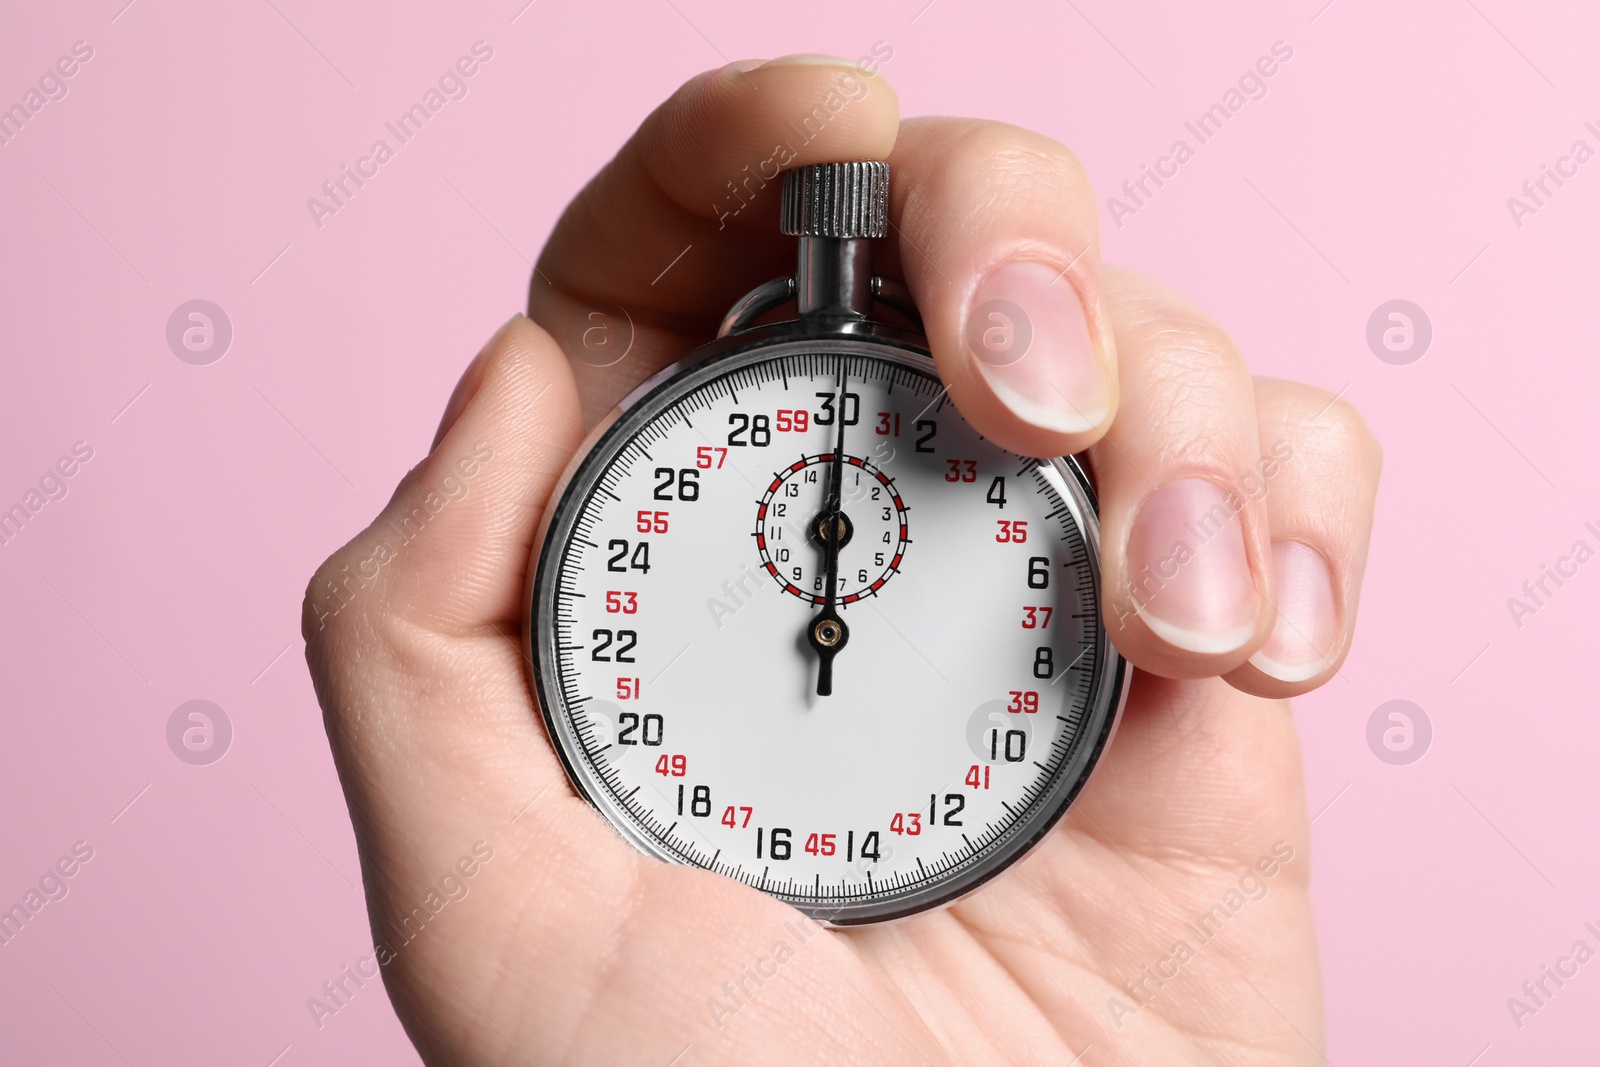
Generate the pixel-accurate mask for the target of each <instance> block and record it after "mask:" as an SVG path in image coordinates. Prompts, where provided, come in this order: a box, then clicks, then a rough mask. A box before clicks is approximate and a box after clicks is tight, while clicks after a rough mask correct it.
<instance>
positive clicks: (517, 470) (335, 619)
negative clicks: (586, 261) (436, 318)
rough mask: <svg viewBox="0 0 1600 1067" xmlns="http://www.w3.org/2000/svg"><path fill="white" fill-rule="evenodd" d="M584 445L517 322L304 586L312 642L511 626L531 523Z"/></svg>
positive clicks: (558, 381) (529, 332)
mask: <svg viewBox="0 0 1600 1067" xmlns="http://www.w3.org/2000/svg"><path fill="white" fill-rule="evenodd" d="M581 436H582V420H581V415H580V412H579V408H578V399H577V391H576V387H575V386H574V384H573V380H572V374H571V371H570V370H569V368H568V365H567V361H566V358H565V356H563V354H562V352H561V349H560V347H559V345H557V344H556V342H555V341H554V340H552V339H551V337H550V336H549V335H548V334H547V333H545V332H544V330H542V329H540V328H539V327H538V326H536V325H534V324H533V323H532V322H531V321H530V320H528V319H527V318H526V317H524V316H522V315H520V314H519V315H517V316H515V317H513V318H512V319H511V321H510V322H508V323H506V325H505V326H503V327H502V328H501V329H500V331H499V332H498V333H496V334H495V336H494V337H493V338H491V339H490V341H489V343H488V344H487V345H485V346H484V349H483V351H482V352H481V353H479V355H478V357H477V358H476V359H474V360H473V362H472V364H471V365H470V366H469V367H468V368H467V372H466V374H465V375H464V376H463V378H462V381H461V384H460V385H458V386H457V387H456V391H455V394H454V395H453V396H452V397H451V400H450V404H449V405H448V408H447V410H446V412H445V419H444V423H443V425H441V427H440V432H439V437H438V439H437V441H436V443H435V445H434V448H433V451H432V452H431V453H429V455H428V456H427V458H426V459H424V460H423V461H422V462H421V463H419V464H418V465H417V466H416V467H414V468H413V469H412V470H411V471H410V472H409V473H407V474H406V476H405V477H404V478H403V479H401V481H400V484H399V486H398V487H397V488H396V489H395V492H394V496H393V497H392V498H391V499H390V500H389V503H388V505H387V506H386V507H385V508H384V509H383V511H382V513H380V514H379V515H378V517H377V518H376V519H375V520H373V522H372V524H371V525H370V526H368V527H367V529H366V530H364V531H362V532H361V533H360V534H358V535H357V536H356V537H355V538H353V539H352V540H351V541H350V542H349V543H348V544H346V545H345V546H344V547H343V548H341V549H339V551H337V552H335V553H334V554H333V555H332V556H331V557H329V559H328V560H327V562H326V563H324V564H323V565H322V567H321V568H320V569H318V571H317V573H316V575H315V576H314V577H313V578H312V580H311V585H310V587H309V588H308V589H307V591H306V599H305V604H304V609H303V612H302V631H303V633H304V636H305V638H306V640H307V643H308V645H312V644H313V643H314V642H315V641H316V640H317V639H318V637H319V635H325V634H326V633H327V631H328V630H329V629H330V628H331V627H339V628H340V629H342V630H349V629H356V630H367V629H369V628H370V627H371V626H372V624H379V623H380V621H381V620H384V619H395V620H403V621H404V622H407V623H410V624H413V625H415V626H419V627H422V628H424V629H426V630H429V631H432V632H435V633H439V634H442V635H446V636H468V635H470V634H476V633H481V632H483V631H485V630H488V629H489V628H490V627H491V626H496V625H502V624H510V625H512V626H515V625H516V623H517V622H518V619H519V616H520V613H521V610H522V591H523V590H522V578H523V575H524V571H525V568H526V567H527V566H528V561H529V556H530V553H531V552H532V549H533V539H534V536H535V534H536V532H537V530H538V526H539V521H540V519H541V517H542V516H543V513H544V507H545V504H546V503H547V501H548V499H549V496H550V492H551V490H552V489H553V488H554V486H555V483H556V480H557V479H558V478H559V476H560V474H561V470H562V468H563V467H564V466H565V464H566V462H567V460H568V459H569V458H570V457H571V455H572V453H573V451H574V450H575V449H576V448H577V445H578V442H579V440H580V439H581ZM362 622H364V623H366V624H368V625H367V626H356V627H351V626H350V625H349V624H351V623H362ZM379 628H380V629H381V625H380V627H379Z"/></svg>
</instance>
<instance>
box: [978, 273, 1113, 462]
mask: <svg viewBox="0 0 1600 1067" xmlns="http://www.w3.org/2000/svg"><path fill="white" fill-rule="evenodd" d="M965 333H966V343H967V348H968V349H969V350H970V351H971V352H972V354H973V357H974V359H975V360H976V362H977V366H978V371H979V373H981V374H982V375H983V378H984V380H985V381H986V382H988V383H989V388H991V389H993V390H994V392H995V395H996V396H998V397H999V398H1000V400H1001V402H1002V403H1004V404H1005V405H1006V407H1008V408H1010V409H1011V411H1012V413H1013V414H1015V415H1016V416H1017V417H1018V418H1019V419H1021V420H1023V421H1024V422H1026V423H1028V424H1030V425H1033V426H1037V427H1039V428H1040V429H1044V430H1053V431H1055V432H1057V433H1084V432H1085V431H1088V430H1092V429H1094V428H1095V427H1096V426H1099V425H1100V424H1101V423H1102V422H1104V421H1105V419H1106V416H1107V415H1108V414H1109V413H1110V409H1111V386H1110V382H1109V381H1108V380H1107V379H1106V375H1105V371H1104V370H1103V369H1102V367H1101V365H1100V358H1099V356H1098V355H1096V353H1095V350H1094V342H1093V340H1092V339H1091V338H1090V336H1089V320H1088V317H1087V316H1086V315H1085V314H1084V311H1083V304H1082V302H1081V301H1080V300H1079V298H1078V291H1077V289H1075V288H1074V287H1073V285H1072V283H1071V282H1070V281H1068V280H1067V279H1066V277H1065V276H1064V275H1063V274H1062V272H1061V270H1060V269H1059V268H1057V267H1052V266H1049V265H1048V264H1044V263H1035V262H1030V261H1018V262H1011V263H1005V264H1002V265H1001V266H999V267H996V268H995V269H994V270H992V271H990V272H989V273H988V274H987V275H985V276H984V278H983V280H982V281H980V282H979V283H978V288H977V290H976V291H974V293H973V294H972V306H971V308H970V309H969V310H968V312H967V326H966V331H965Z"/></svg>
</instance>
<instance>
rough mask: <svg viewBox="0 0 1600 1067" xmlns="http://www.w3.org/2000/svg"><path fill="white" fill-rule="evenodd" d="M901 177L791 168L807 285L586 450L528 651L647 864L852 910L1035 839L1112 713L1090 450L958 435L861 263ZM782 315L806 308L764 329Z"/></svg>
mask: <svg viewBox="0 0 1600 1067" xmlns="http://www.w3.org/2000/svg"><path fill="white" fill-rule="evenodd" d="M888 185H889V167H888V164H885V163H877V162H866V163H831V164H822V165H817V166H809V167H804V168H800V169H797V170H793V171H790V172H788V173H786V174H785V176H784V183H783V199H782V211H781V219H782V230H783V232H784V233H787V234H793V235H796V236H797V237H798V239H799V240H798V244H799V255H798V263H797V268H796V271H795V274H794V275H793V276H792V277H784V278H779V279H777V280H775V281H772V282H768V283H767V284H766V285H763V286H761V287H760V288H758V289H756V290H754V291H752V292H751V293H750V294H748V295H747V296H745V297H744V298H743V299H741V300H740V301H739V302H738V303H737V304H735V305H734V307H733V308H732V310H730V311H729V312H728V314H727V316H726V317H725V319H724V320H723V324H722V328H721V330H720V331H719V333H718V338H717V340H715V341H713V342H711V343H709V344H707V345H705V346H703V347H701V348H699V349H697V350H695V351H693V352H691V353H689V355H688V356H686V357H685V358H684V359H683V360H682V361H681V362H679V363H677V364H675V365H673V366H671V367H669V368H667V369H666V370H664V371H662V372H661V373H660V374H657V375H656V376H655V377H653V378H651V379H650V380H649V381H647V382H645V383H644V384H643V385H641V386H640V387H639V388H638V389H637V390H635V391H634V392H633V393H632V395H630V396H628V397H627V398H626V399H625V400H623V401H622V402H621V404H619V405H618V406H617V408H616V409H615V410H614V411H613V412H612V413H611V414H610V415H609V416H608V417H607V418H606V419H604V420H603V421H602V422H601V423H600V425H599V426H598V427H596V429H595V431H594V433H593V434H591V435H590V437H589V440H588V441H587V442H586V444H585V446H584V447H583V448H582V449H580V451H579V453H578V455H577V457H576V458H575V459H574V460H573V462H572V464H571V465H570V466H569V467H568V469H567V472H566V474H565V475H564V477H563V479H562V481H561V483H560V484H559V485H558V487H557V489H556V493H555V496H554V498H553V499H554V505H553V507H551V508H550V509H548V511H547V512H546V518H545V528H544V532H543V536H542V537H541V538H539V540H538V541H537V542H536V555H535V558H534V560H533V562H532V564H531V566H530V575H531V578H530V582H529V589H528V601H527V611H528V618H527V620H526V625H525V626H524V632H525V634H526V635H527V638H526V640H527V642H528V644H527V649H526V652H527V656H528V661H529V663H530V664H531V665H532V670H533V686H534V690H535V693H536V696H537V698H538V700H539V703H540V705H541V707H542V709H543V713H544V720H545V725H546V727H547V728H548V731H549V734H550V738H551V740H552V741H553V743H554V745H555V748H556V751H557V752H558V753H559V754H560V757H561V761H562V763H563V764H564V765H565V767H566V770H567V773H568V775H569V776H570V777H571V779H572V783H573V785H574V787H575V788H576V789H577V791H578V792H579V793H580V794H581V795H583V796H584V797H586V798H587V799H588V800H589V802H590V803H592V804H593V805H594V807H595V808H597V809H598V810H599V811H600V813H601V814H602V815H604V816H605V817H606V818H607V819H608V820H609V821H610V822H611V823H612V825H613V826H614V827H615V828H616V829H617V830H618V831H619V832H620V833H621V834H622V836H623V837H624V838H626V839H627V840H628V841H630V842H632V843H633V844H634V845H635V846H637V847H638V848H640V849H641V850H643V851H644V852H646V853H648V854H650V855H652V856H655V857H658V858H660V859H663V860H667V861H670V862H675V863H685V864H692V865H694V866H697V867H702V868H705V869H707V870H712V871H716V872H719V873H721V874H723V875H726V876H728V877H730V878H736V879H738V880H739V881H741V882H744V883H746V884H748V885H750V886H753V887H755V888H757V889H760V890H764V891H765V892H767V893H770V894H771V895H773V896H775V897H778V898H780V899H782V900H784V901H787V902H788V903H790V904H792V905H793V906H794V907H796V908H798V909H800V910H801V911H803V912H805V913H807V914H809V915H811V916H812V917H814V918H816V919H819V920H821V921H825V922H828V923H831V924H834V925H838V926H851V925H857V924H863V923H872V922H881V921H884V920H889V919H895V918H900V917H903V916H907V915H910V914H913V913H916V912H919V911H923V910H925V909H928V908H932V907H938V906H940V905H943V904H947V903H949V902H951V901H953V900H955V899H957V898H959V897H961V896H962V895H964V894H966V893H968V892H970V891H972V890H973V889H975V888H976V887H978V886H979V885H981V884H982V883H984V882H985V881H987V880H988V879H990V878H993V877H994V876H995V875H997V874H999V873H1000V872H1001V871H1002V870H1004V869H1005V868H1006V867H1007V866H1009V865H1010V864H1011V863H1013V862H1015V861H1016V860H1018V859H1019V858H1020V857H1021V856H1023V855H1024V854H1025V853H1026V852H1027V851H1028V849H1029V848H1030V847H1031V846H1033V845H1034V844H1035V843H1037V842H1038V841H1039V840H1040V839H1041V838H1042V837H1043V836H1044V835H1045V833H1047V832H1048V831H1049V830H1050V828H1051V827H1052V826H1053V825H1054V824H1055V822H1056V821H1057V820H1058V819H1060V818H1061V816H1062V814H1063V813H1064V812H1065V811H1066V809H1067V805H1068V804H1069V803H1070V802H1071V801H1072V799H1073V797H1075V796H1076V795H1077V793H1078V791H1079V790H1080V789H1081V788H1082V787H1083V784H1084V782H1085V781H1086V780H1087V778H1088V775H1089V773H1090V771H1091V770H1092V769H1093V767H1094V765H1095V763H1096V761H1097V760H1098V759H1099V758H1100V756H1101V754H1102V752H1103V751H1104V749H1105V746H1106V744H1107V742H1108V741H1109V739H1110V737H1111V734H1112V732H1113V730H1114V728H1115V726H1116V722H1117V717H1118V715H1119V714H1120V711H1121V708H1122V703H1123V700H1124V697H1125V695H1126V684H1127V674H1128V668H1127V666H1126V664H1125V662H1124V661H1123V659H1122V658H1121V657H1120V656H1119V655H1118V654H1117V651H1116V650H1115V649H1114V648H1113V647H1112V645H1111V642H1110V640H1109V638H1108V635H1107V633H1106V629H1105V626H1104V625H1103V623H1102V621H1101V613H1100V608H1101V604H1100V595H1101V594H1100V567H1099V522H1098V519H1097V517H1096V513H1095V503H1094V497H1093V494H1092V491H1091V489H1090V485H1089V482H1088V480H1087V479H1086V477H1085V476H1084V472H1083V470H1082V469H1081V468H1080V467H1079V465H1078V463H1077V461H1075V460H1073V459H1071V458H1050V459H1035V458H1029V457H1024V456H1019V455H1015V454H1013V453H1011V452H1007V451H1005V450H1004V449H1002V448H999V447H998V446H996V445H995V444H993V443H992V442H990V441H987V440H985V439H984V438H983V437H981V436H979V434H978V433H977V432H976V431H975V430H974V429H973V428H972V427H971V426H969V425H968V424H967V422H966V420H964V419H963V418H962V417H961V414H960V413H959V412H958V411H957V410H956V409H955V406H954V404H952V403H951V402H950V400H949V397H948V396H947V395H946V391H945V389H944V387H943V386H942V385H941V384H940V382H939V379H938V377H937V375H936V374H935V371H934V365H933V361H932V359H931V358H930V357H929V354H928V344H927V341H926V339H925V338H924V337H923V336H922V334H921V333H920V332H918V331H914V330H912V329H907V328H903V327H899V326H895V325H891V324H888V323H885V322H882V321H878V319H877V318H876V317H875V309H876V307H877V306H878V305H887V307H888V308H890V309H892V310H893V311H895V312H897V313H899V314H900V315H901V316H902V317H904V318H906V319H907V321H909V322H910V323H911V324H913V325H914V326H917V327H918V328H919V330H920V320H919V319H918V318H917V315H916V309H915V308H914V307H913V306H912V303H911V301H910V298H909V296H908V295H907V294H906V293H905V291H904V289H903V288H901V287H899V286H898V285H896V284H895V283H893V282H889V281H886V280H884V279H881V278H878V277H874V275H873V273H872V243H871V242H872V239H874V238H880V237H883V236H884V235H885V233H886V232H887V229H888ZM791 300H792V301H793V302H794V304H795V307H796V310H797V315H796V317H795V318H793V319H792V320H790V321H786V322H778V323H775V324H771V325H762V326H753V325H752V324H753V323H754V322H756V320H757V319H759V318H761V317H762V316H763V315H765V314H766V313H768V312H770V311H773V310H774V309H776V308H777V307H778V306H779V305H782V304H785V303H788V302H789V301H791Z"/></svg>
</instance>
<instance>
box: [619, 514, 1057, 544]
mask: <svg viewBox="0 0 1600 1067" xmlns="http://www.w3.org/2000/svg"><path fill="white" fill-rule="evenodd" d="M640 514H641V515H642V514H644V512H640ZM995 524H996V525H997V526H999V527H1000V532H999V533H997V534H995V535H994V539H995V540H996V541H999V542H1000V543H1001V544H1016V545H1020V544H1022V543H1023V542H1024V541H1026V540H1027V539H1028V520H1027V519H996V520H995Z"/></svg>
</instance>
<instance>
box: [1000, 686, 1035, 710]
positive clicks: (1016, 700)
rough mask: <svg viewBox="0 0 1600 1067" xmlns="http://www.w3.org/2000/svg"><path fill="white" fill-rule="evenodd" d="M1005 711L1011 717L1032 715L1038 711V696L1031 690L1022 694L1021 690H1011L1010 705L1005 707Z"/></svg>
mask: <svg viewBox="0 0 1600 1067" xmlns="http://www.w3.org/2000/svg"><path fill="white" fill-rule="evenodd" d="M1006 710H1007V711H1009V712H1011V714H1013V715H1017V714H1020V713H1026V714H1028V715H1033V714H1035V713H1036V712H1038V710H1039V694H1038V693H1036V692H1034V691H1033V690H1031V689H1030V690H1028V691H1027V692H1023V691H1022V690H1021V689H1013V690H1011V703H1010V704H1007V705H1006Z"/></svg>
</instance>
